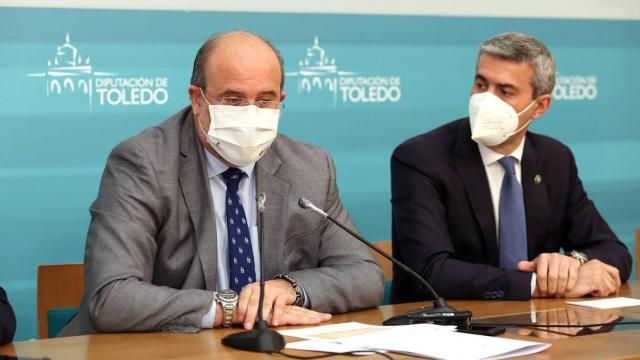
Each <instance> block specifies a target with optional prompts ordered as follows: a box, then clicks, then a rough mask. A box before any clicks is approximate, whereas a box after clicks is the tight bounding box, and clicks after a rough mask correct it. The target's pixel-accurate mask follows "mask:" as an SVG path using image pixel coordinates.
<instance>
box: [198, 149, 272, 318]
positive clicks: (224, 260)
mask: <svg viewBox="0 0 640 360" xmlns="http://www.w3.org/2000/svg"><path fill="white" fill-rule="evenodd" d="M204 154H205V158H206V161H207V175H208V177H209V188H210V189H211V202H212V204H213V208H214V213H215V218H216V237H217V240H218V241H217V245H218V267H217V274H216V290H221V289H228V288H229V244H228V241H227V219H226V215H225V210H224V209H226V206H225V203H224V201H225V199H226V194H227V185H226V184H225V182H224V179H223V178H222V173H223V172H225V170H227V169H228V168H229V167H228V166H227V165H225V164H224V163H223V162H222V161H220V159H218V158H216V157H215V156H213V155H212V154H211V153H209V152H208V151H206V150H204ZM255 165H256V164H255V163H253V164H250V165H247V166H244V167H241V168H240V169H241V170H242V171H244V173H245V174H246V176H244V177H243V178H242V180H240V186H239V187H238V194H239V195H240V202H242V207H244V211H245V215H246V217H247V222H248V225H249V233H250V235H251V248H252V249H253V258H254V266H255V273H256V278H257V279H256V281H259V280H260V276H262V274H260V252H259V248H258V226H257V222H256V221H257V220H256V214H257V205H256V200H255V199H256V178H255V174H254V168H255ZM215 318H216V302H215V301H214V302H213V304H212V306H211V309H210V310H209V312H208V313H207V314H206V315H205V316H204V317H203V318H202V324H201V325H202V327H203V328H210V327H213V323H214V320H215Z"/></svg>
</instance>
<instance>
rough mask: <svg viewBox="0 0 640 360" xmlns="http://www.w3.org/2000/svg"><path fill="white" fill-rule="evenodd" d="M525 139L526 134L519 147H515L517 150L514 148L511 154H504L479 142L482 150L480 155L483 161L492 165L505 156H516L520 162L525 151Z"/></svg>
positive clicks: (479, 147)
mask: <svg viewBox="0 0 640 360" xmlns="http://www.w3.org/2000/svg"><path fill="white" fill-rule="evenodd" d="M525 139H526V136H525V137H523V138H522V141H521V142H520V144H519V145H518V147H517V148H515V150H513V152H512V153H511V154H509V155H504V154H500V153H497V152H495V151H493V150H491V149H489V148H488V147H486V146H485V145H482V144H480V143H478V149H479V150H480V157H481V158H482V163H483V164H484V165H485V166H487V165H491V164H493V163H494V162H497V161H498V160H500V159H502V158H503V157H505V156H513V157H514V158H516V159H517V160H518V163H520V161H521V160H522V153H523V151H524V140H525Z"/></svg>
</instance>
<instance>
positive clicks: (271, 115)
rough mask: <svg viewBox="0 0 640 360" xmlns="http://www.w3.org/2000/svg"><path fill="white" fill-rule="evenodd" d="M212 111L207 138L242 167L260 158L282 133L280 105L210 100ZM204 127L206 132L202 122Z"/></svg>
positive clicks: (221, 152) (217, 150)
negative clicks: (240, 104) (219, 103)
mask: <svg viewBox="0 0 640 360" xmlns="http://www.w3.org/2000/svg"><path fill="white" fill-rule="evenodd" d="M203 98H204V96H203ZM205 101H207V99H205ZM207 104H209V102H208V101H207ZM209 115H210V116H211V123H210V124H209V131H208V132H207V133H206V136H207V142H208V143H209V145H211V146H212V147H213V149H214V150H215V151H216V152H217V153H218V154H220V156H222V157H223V158H224V159H225V160H227V161H228V162H229V163H231V164H232V165H235V166H238V167H243V166H247V165H249V164H252V163H254V162H256V161H258V160H259V159H260V158H261V157H262V155H264V153H266V152H267V150H268V149H269V146H271V143H272V142H273V141H274V140H275V139H276V136H277V135H278V120H279V119H280V109H265V108H259V107H257V106H255V105H246V106H229V105H211V104H209ZM198 123H200V122H198ZM200 128H201V129H202V132H204V129H203V128H202V124H200Z"/></svg>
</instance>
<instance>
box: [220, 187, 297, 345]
mask: <svg viewBox="0 0 640 360" xmlns="http://www.w3.org/2000/svg"><path fill="white" fill-rule="evenodd" d="M266 202H267V194H265V193H264V192H262V193H260V195H259V196H258V198H257V199H256V203H257V205H258V218H257V219H256V220H257V221H256V223H257V225H258V232H259V234H258V247H259V249H260V297H259V302H258V320H256V323H255V325H254V326H253V329H251V330H249V331H244V332H239V333H235V334H231V335H227V336H225V337H224V338H222V343H223V344H224V345H226V346H229V347H232V348H234V349H239V350H248V351H255V352H264V353H274V352H275V353H277V352H280V350H282V349H284V344H285V342H284V337H283V336H282V335H280V333H278V332H277V331H275V330H272V329H269V323H268V322H267V321H266V320H264V319H263V316H262V305H263V303H264V227H263V226H262V223H263V220H264V210H265V208H266V207H265V203H266Z"/></svg>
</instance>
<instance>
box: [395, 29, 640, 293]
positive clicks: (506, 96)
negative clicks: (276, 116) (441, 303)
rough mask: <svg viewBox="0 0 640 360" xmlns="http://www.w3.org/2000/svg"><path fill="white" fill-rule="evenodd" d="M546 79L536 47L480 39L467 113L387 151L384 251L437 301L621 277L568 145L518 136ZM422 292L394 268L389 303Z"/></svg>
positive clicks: (546, 98)
mask: <svg viewBox="0 0 640 360" xmlns="http://www.w3.org/2000/svg"><path fill="white" fill-rule="evenodd" d="M555 75H556V74H555V62H554V59H553V57H552V56H551V54H550V52H549V50H548V49H547V48H546V47H545V46H544V45H543V44H542V43H540V42H539V41H538V40H536V39H534V38H532V37H530V36H528V35H525V34H519V33H506V34H501V35H498V36H496V37H494V38H492V39H489V40H487V41H486V42H485V43H484V44H482V46H481V47H480V51H479V56H478V59H477V63H476V75H475V79H474V82H473V86H472V89H471V97H470V101H469V114H470V117H469V118H464V119H460V120H456V121H453V122H450V123H448V124H445V125H443V126H441V127H439V128H437V129H435V130H432V131H430V132H428V133H425V134H422V135H419V136H416V137H414V138H411V139H409V140H407V141H406V142H404V143H403V144H401V145H400V146H398V147H397V148H396V149H395V151H394V153H393V156H392V158H391V188H392V198H391V202H392V207H393V224H392V225H393V252H394V255H395V256H396V257H397V258H398V259H399V260H401V261H403V262H404V263H405V264H407V265H408V266H409V267H411V268H412V269H414V270H416V271H417V272H418V273H419V274H421V275H422V276H423V277H424V278H425V279H427V280H428V281H429V282H430V283H431V284H432V285H433V287H434V288H435V289H436V291H437V292H438V293H439V295H440V296H444V297H447V298H457V299H482V298H484V299H512V300H526V299H529V298H531V297H580V296H584V295H588V294H591V295H593V296H609V295H611V294H614V293H616V292H617V291H618V289H619V287H620V283H621V281H626V280H627V278H628V277H629V273H630V269H631V256H630V254H629V252H628V250H627V248H626V247H625V246H624V244H623V243H621V242H620V240H619V239H618V238H617V237H616V235H615V234H614V233H613V232H612V231H611V229H610V228H609V226H608V225H607V223H606V222H605V221H604V219H603V218H602V217H601V216H600V214H599V213H598V211H597V210H596V208H595V206H594V204H593V202H592V201H591V200H590V199H589V198H588V197H587V194H586V193H585V191H584V189H583V186H582V183H581V181H580V178H579V177H578V172H577V168H576V163H575V159H574V157H573V155H572V153H571V151H570V150H569V148H567V147H566V146H565V145H563V144H561V143H560V142H558V141H557V140H554V139H552V138H550V137H547V136H543V135H538V134H534V133H531V132H528V131H527V130H528V126H529V124H530V123H531V121H533V120H536V119H538V118H540V117H541V116H542V115H543V114H544V113H545V112H546V111H547V110H548V109H549V106H550V105H551V92H552V90H553V87H554V85H555ZM561 249H562V250H563V253H560V250H561ZM430 297H431V295H430V294H429V293H428V292H427V291H426V289H424V288H422V287H421V286H420V285H419V284H418V283H417V282H416V281H415V280H414V279H412V278H411V277H409V276H407V274H405V273H404V272H402V271H401V270H400V269H395V271H394V279H393V292H392V299H391V300H392V302H408V301H417V300H424V299H425V298H430Z"/></svg>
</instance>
